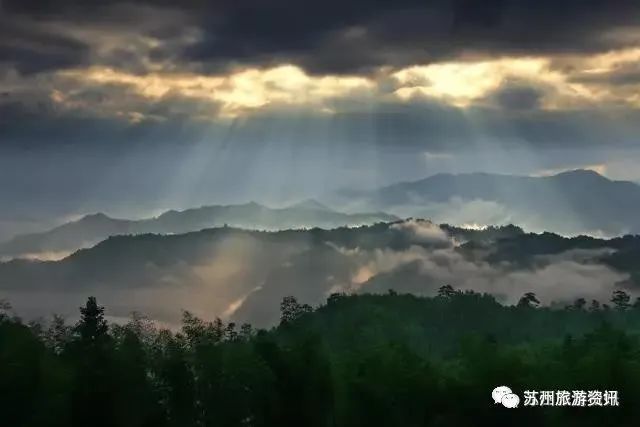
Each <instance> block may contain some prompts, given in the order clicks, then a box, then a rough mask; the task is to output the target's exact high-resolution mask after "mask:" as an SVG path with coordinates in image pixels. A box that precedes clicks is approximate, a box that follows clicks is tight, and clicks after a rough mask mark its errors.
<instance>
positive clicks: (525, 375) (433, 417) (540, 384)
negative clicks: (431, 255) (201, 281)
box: [0, 285, 640, 427]
mask: <svg viewBox="0 0 640 427" xmlns="http://www.w3.org/2000/svg"><path fill="white" fill-rule="evenodd" d="M625 295H626V294H625ZM627 297H628V296H627ZM627 297H625V296H624V295H622V294H621V293H620V292H615V293H614V294H613V295H612V298H611V300H612V302H613V303H614V306H615V307H616V308H618V309H611V310H604V309H603V307H602V306H600V304H593V303H592V304H591V306H590V308H589V309H585V308H586V306H587V302H586V301H585V300H584V299H578V300H576V302H575V303H574V304H572V305H569V306H567V308H565V309H564V310H555V309H550V308H548V307H538V304H537V299H536V298H535V295H534V294H525V295H524V296H523V297H522V299H521V302H520V303H518V304H517V305H516V306H503V305H500V304H498V303H497V302H496V301H495V299H494V298H493V297H491V296H490V295H486V294H478V293H474V292H470V291H466V292H460V291H457V290H455V289H454V288H453V287H451V286H446V285H445V286H443V287H441V288H440V292H439V296H437V297H434V298H421V297H416V296H413V295H406V294H391V295H359V296H351V295H344V294H333V295H331V296H330V297H329V299H328V300H327V304H326V305H324V306H321V307H319V308H317V309H316V310H313V309H311V307H308V306H304V305H300V304H299V303H298V302H297V301H296V300H295V298H291V297H288V298H285V299H284V300H283V303H282V306H281V308H282V324H281V325H280V326H279V327H277V328H274V329H272V330H270V331H265V330H258V331H255V330H253V329H252V328H251V326H250V325H246V324H245V325H242V326H241V327H240V328H237V327H236V325H235V324H233V323H225V322H223V321H222V320H220V319H215V320H214V321H213V322H207V321H203V320H201V319H198V318H197V317H195V316H194V315H192V314H190V313H188V312H185V313H184V317H183V326H182V329H181V330H180V331H176V332H171V331H169V330H157V329H156V328H155V327H154V326H153V324H152V323H151V322H150V321H149V320H147V319H145V318H144V317H141V316H139V315H134V316H133V318H132V320H131V321H130V322H129V323H128V324H126V325H108V324H107V322H106V320H105V318H104V309H103V308H102V307H100V306H99V305H98V303H97V301H96V300H95V298H89V300H88V301H87V304H86V305H85V306H84V307H83V308H82V309H81V319H80V321H79V322H78V323H77V324H76V325H75V327H73V328H70V327H68V326H66V325H65V324H64V321H63V319H61V318H59V317H57V318H54V319H53V321H52V322H51V323H50V325H49V326H48V327H45V326H41V325H37V324H32V325H30V326H28V325H25V324H23V322H22V321H21V320H20V319H19V318H17V317H15V316H12V315H10V314H9V310H10V308H9V306H8V305H6V304H3V308H1V309H0V405H1V407H0V410H1V413H2V425H7V426H11V427H22V426H29V427H31V426H33V427H48V426H60V427H62V426H65V427H67V426H105V427H111V426H114V427H116V426H117V427H120V426H123V427H125V426H126V427H146V426H149V427H151V426H153V427H165V426H166V427H196V426H198V427H201V426H216V427H217V426H265V427H267V426H277V427H288V426H311V427H315V426H317V427H329V426H331V427H335V426H345V427H358V426H363V427H364V426H367V427H369V426H416V427H417V426H427V425H428V426H476V425H516V424H517V425H524V426H541V425H544V426H567V425H568V426H601V425H615V426H632V425H637V420H638V419H639V417H640V407H638V406H637V405H636V403H637V402H640V339H639V338H638V332H639V331H640V310H638V309H636V308H632V307H631V306H630V304H629V299H628V298H627ZM503 384H505V385H509V386H510V387H511V388H512V389H513V390H514V392H516V393H518V394H519V395H520V396H521V397H522V396H523V391H524V390H527V389H529V390H618V391H619V393H620V401H621V406H620V407H618V408H572V407H568V408H557V407H556V408H541V407H538V408H524V407H522V405H521V407H520V408H519V409H517V410H508V409H506V408H503V407H501V406H499V405H495V404H494V403H493V401H492V399H491V390H492V389H493V388H494V387H495V386H497V385H503Z"/></svg>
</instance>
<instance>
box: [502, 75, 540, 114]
mask: <svg viewBox="0 0 640 427" xmlns="http://www.w3.org/2000/svg"><path fill="white" fill-rule="evenodd" d="M543 96H544V90H543V89H542V88H538V87H533V86H531V85H528V84H526V83H518V82H511V83H507V84H503V85H502V86H501V87H500V88H498V90H496V91H495V92H494V93H492V94H491V96H490V97H489V98H490V101H493V102H495V103H496V104H497V105H498V106H499V107H501V108H504V109H505V110H537V109H538V108H539V107H540V102H541V101H542V97H543Z"/></svg>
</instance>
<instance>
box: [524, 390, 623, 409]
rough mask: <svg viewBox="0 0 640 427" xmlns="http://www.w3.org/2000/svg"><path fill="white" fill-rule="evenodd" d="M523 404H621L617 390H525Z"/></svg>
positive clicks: (585, 405) (587, 405)
mask: <svg viewBox="0 0 640 427" xmlns="http://www.w3.org/2000/svg"><path fill="white" fill-rule="evenodd" d="M523 406H580V407H582V406H584V407H593V406H620V400H619V398H618V392H617V391H616V390H605V391H600V390H588V391H585V390H573V391H568V390H541V391H535V390H525V391H524V402H523Z"/></svg>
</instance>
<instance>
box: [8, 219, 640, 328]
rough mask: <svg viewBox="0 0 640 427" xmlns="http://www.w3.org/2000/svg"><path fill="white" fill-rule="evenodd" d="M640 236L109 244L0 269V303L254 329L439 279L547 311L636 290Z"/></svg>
mask: <svg viewBox="0 0 640 427" xmlns="http://www.w3.org/2000/svg"><path fill="white" fill-rule="evenodd" d="M639 257H640V237H633V236H627V237H621V238H615V239H610V240H605V239H596V238H592V237H584V236H582V237H576V238H566V237H562V236H559V235H556V234H551V233H544V234H532V233H526V232H524V231H523V230H522V229H520V228H518V227H515V226H506V227H491V228H488V229H485V230H468V229H463V228H458V227H453V226H449V225H436V224H434V223H432V222H429V221H424V220H405V221H395V222H390V223H378V224H376V225H371V226H362V227H358V228H348V227H342V228H337V229H333V230H323V229H318V228H315V229H311V230H286V231H277V232H266V231H248V230H240V229H235V228H231V227H222V228H215V229H208V230H202V231H198V232H190V233H186V234H177V235H164V236H163V235H154V234H144V235H136V236H117V237H111V238H109V239H107V240H105V241H103V242H101V243H100V244H98V245H96V246H94V247H92V248H90V249H83V250H80V251H77V252H76V253H74V254H73V255H71V256H69V257H67V258H64V259H62V260H60V261H37V260H24V259H23V260H12V261H9V262H4V263H0V298H3V297H4V298H8V299H9V300H10V301H11V302H12V303H13V305H14V306H15V307H16V309H17V310H18V311H19V312H20V313H22V314H24V315H25V316H39V315H43V316H46V315H49V314H50V313H52V312H59V313H61V314H63V315H69V316H73V315H74V314H75V313H76V311H77V307H78V305H79V304H81V303H82V301H83V299H84V298H86V295H88V294H91V295H96V296H97V297H99V298H100V300H101V301H103V302H104V304H105V305H108V306H109V307H110V313H112V314H113V316H116V317H119V316H120V317H126V316H127V315H128V314H129V312H131V311H133V310H137V311H141V312H144V313H147V314H148V315H150V316H151V317H152V318H154V319H157V320H160V321H163V322H167V323H174V322H177V321H178V320H179V319H180V316H181V310H182V309H188V310H191V311H193V312H194V313H196V314H197V315H199V316H202V317H204V318H213V317H215V316H221V317H223V318H225V319H231V320H236V321H249V322H251V323H253V324H256V325H260V326H263V325H270V324H273V322H275V321H276V320H277V317H278V312H277V307H278V304H279V302H280V301H281V299H282V298H283V297H284V296H287V295H293V296H295V297H297V298H298V299H299V300H300V301H301V302H304V303H308V304H312V305H315V304H318V303H320V302H322V301H324V300H326V298H327V296H328V295H330V294H331V293H334V292H346V293H362V292H374V293H382V292H387V291H388V290H389V289H394V290H398V291H401V292H411V293H414V294H418V295H432V294H433V293H434V292H435V290H436V289H437V288H438V287H440V286H442V284H451V285H453V286H455V287H456V288H459V289H473V290H476V291H480V292H488V293H491V294H493V295H495V296H496V298H497V299H498V300H499V301H501V302H503V303H513V302H515V301H517V300H518V299H519V298H520V296H522V294H524V293H525V292H535V293H536V294H537V295H538V297H539V299H540V300H541V301H542V302H543V303H544V304H554V303H558V304H563V303H565V302H572V301H573V300H574V299H575V298H577V297H584V298H587V299H598V300H600V301H603V302H606V301H607V300H608V298H609V295H610V294H611V291H612V289H614V288H625V289H627V291H628V292H630V293H631V294H635V293H636V292H635V290H636V289H637V286H638V284H640V265H638V263H637V262H636V260H637V259H639Z"/></svg>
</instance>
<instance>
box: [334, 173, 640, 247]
mask: <svg viewBox="0 0 640 427" xmlns="http://www.w3.org/2000/svg"><path fill="white" fill-rule="evenodd" d="M334 201H335V203H344V204H349V205H350V206H352V207H354V208H356V209H376V210H378V209H379V210H383V211H385V212H390V213H393V214H396V215H399V216H401V217H409V216H413V217H422V218H430V219H432V220H433V221H435V222H449V223H453V224H481V225H488V224H511V223H512V224H517V225H519V226H522V227H523V228H526V229H527V230H530V231H536V232H543V231H551V232H555V233H559V234H563V235H578V234H590V235H596V236H601V237H606V236H617V235H622V234H629V233H631V234H636V233H638V232H640V216H638V215H637V212H638V211H640V186H639V185H637V184H636V183H633V182H629V181H613V180H610V179H608V178H606V177H604V176H602V175H599V174H598V173H596V172H593V171H590V170H573V171H569V172H563V173H559V174H556V175H552V176H540V177H535V176H515V175H499V174H489V173H467V174H458V175H453V174H437V175H433V176H430V177H428V178H425V179H422V180H419V181H413V182H403V183H398V184H393V185H390V186H386V187H382V188H378V189H374V190H369V191H349V190H345V191H342V192H340V193H338V194H336V195H334Z"/></svg>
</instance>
